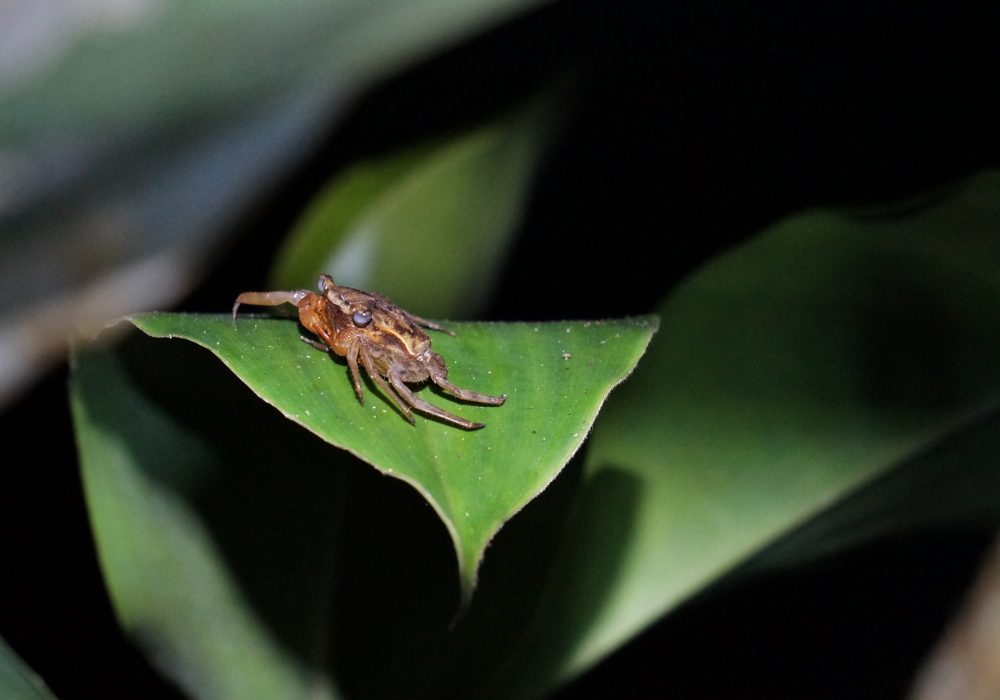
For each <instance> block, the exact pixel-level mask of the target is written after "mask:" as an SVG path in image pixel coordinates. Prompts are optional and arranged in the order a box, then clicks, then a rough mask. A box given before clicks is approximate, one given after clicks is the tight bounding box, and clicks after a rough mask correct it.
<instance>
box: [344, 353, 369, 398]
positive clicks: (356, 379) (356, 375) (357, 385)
mask: <svg viewBox="0 0 1000 700" xmlns="http://www.w3.org/2000/svg"><path fill="white" fill-rule="evenodd" d="M359 347H360V343H358V342H357V341H355V342H353V343H351V347H349V348H348V349H347V367H348V369H350V370H351V384H353V385H354V395H355V396H357V397H358V403H360V404H361V405H362V406H364V405H365V390H364V389H363V388H362V386H361V372H359V371H358V348H359Z"/></svg>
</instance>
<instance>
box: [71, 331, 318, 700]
mask: <svg viewBox="0 0 1000 700" xmlns="http://www.w3.org/2000/svg"><path fill="white" fill-rule="evenodd" d="M142 357H143V358H144V359H146V360H149V359H150V358H156V359H154V366H156V367H157V368H158V369H159V370H161V372H160V374H161V379H162V380H164V381H165V382H167V390H166V391H165V392H164V391H161V392H160V395H159V396H157V397H156V398H153V396H156V392H155V387H154V388H153V389H151V388H150V387H149V386H148V385H149V382H148V381H147V382H145V383H144V384H140V383H137V382H136V380H135V378H134V375H133V369H132V367H131V364H134V363H131V364H127V363H126V362H125V361H124V359H123V358H122V357H120V356H119V355H118V354H115V353H112V352H110V351H103V350H100V349H87V350H79V349H77V350H76V351H75V352H74V356H73V374H72V382H71V403H72V409H73V419H74V427H75V430H76V435H77V443H78V448H79V454H80V463H81V470H82V476H83V485H84V492H85V495H86V498H87V505H88V509H89V513H90V519H91V523H92V527H93V530H94V537H95V541H96V544H97V550H98V555H99V559H100V563H101V568H102V570H103V573H104V578H105V582H106V585H107V587H108V591H109V594H110V596H111V600H112V602H113V604H114V608H115V612H116V614H117V616H118V618H119V620H120V622H121V624H122V627H123V628H124V629H125V631H126V632H127V633H128V634H129V635H130V636H131V637H132V639H133V640H134V641H135V642H136V644H137V645H138V646H140V647H141V648H143V649H144V650H145V652H146V655H147V657H148V658H149V659H150V661H151V662H152V663H153V664H154V665H156V666H157V667H159V668H160V670H161V671H162V672H163V673H164V674H165V675H166V676H168V677H170V678H172V679H173V680H174V681H175V682H176V683H178V684H179V685H181V686H182V687H183V688H184V689H185V690H186V691H187V692H188V693H189V694H190V695H191V696H192V697H199V698H236V697H239V698H260V699H261V700H265V699H269V698H278V697H280V698H302V699H305V698H334V697H336V693H335V691H334V689H333V686H332V683H331V681H330V680H329V679H328V678H327V675H326V671H325V668H324V665H323V664H324V662H325V660H326V659H325V654H324V648H325V646H326V644H327V638H326V635H327V633H328V630H327V628H326V620H325V619H324V617H323V615H322V614H321V613H322V611H323V609H324V608H323V600H324V599H325V598H326V597H328V596H329V590H328V588H329V577H330V575H331V572H330V570H329V569H330V556H329V552H330V551H331V550H332V547H330V546H329V543H330V534H331V532H332V529H331V521H330V518H331V514H332V513H333V512H335V509H334V508H331V507H330V503H329V497H328V494H329V493H336V488H335V485H333V484H331V483H330V475H329V474H328V473H327V471H326V470H320V469H308V467H309V465H310V462H309V461H308V460H304V459H302V460H297V459H296V458H295V455H296V454H297V453H298V450H296V445H297V444H298V443H297V442H296V441H295V440H294V439H291V438H289V437H288V436H286V435H283V434H282V433H281V432H280V431H275V430H273V429H272V430H271V431H270V432H269V435H270V436H271V437H273V438H274V441H273V442H272V441H261V442H256V443H254V444H253V445H252V446H250V445H247V444H246V443H247V440H246V436H245V435H244V434H243V433H242V425H238V424H233V421H232V420H230V421H229V423H230V424H229V426H228V427H226V426H225V425H222V426H218V429H217V430H215V431H210V432H209V433H206V430H205V426H206V425H213V424H212V423H211V420H212V417H213V415H217V414H218V411H214V412H213V410H212V409H213V406H212V405H211V404H210V403H205V404H203V405H202V404H198V403H197V401H198V399H197V392H192V393H191V394H190V395H189V396H185V397H184V399H183V402H184V405H183V406H181V407H180V408H176V407H174V408H171V407H170V406H169V403H170V401H169V399H170V398H172V397H175V396H176V394H177V392H176V386H170V385H171V384H174V383H176V382H177V381H178V376H177V375H176V374H173V373H170V372H168V373H165V374H164V373H162V368H163V366H165V365H164V364H163V363H162V362H160V361H158V358H157V356H156V355H155V353H151V352H150V350H149V349H147V348H144V349H143V351H142ZM177 358H178V355H177V353H174V356H173V358H172V359H177ZM181 360H182V361H181V362H180V363H179V365H178V367H179V368H181V367H182V368H183V370H181V369H178V371H179V372H180V371H183V372H184V375H185V376H188V377H189V378H190V379H192V380H193V381H198V379H202V380H205V381H207V382H209V383H211V384H213V385H215V386H223V387H224V385H220V383H219V382H218V381H213V379H212V378H211V377H210V376H209V377H206V376H205V375H204V374H203V373H199V372H197V370H196V367H195V364H194V363H191V362H184V361H183V358H181ZM166 366H169V365H166ZM146 374H147V377H148V376H149V374H150V373H149V372H147V373H146ZM196 378H197V379H196ZM150 392H152V394H151V393H150ZM220 393H221V392H220ZM164 396H166V398H167V399H168V400H164V398H163V397H164ZM212 400H221V399H220V397H219V396H215V397H213V398H212V399H209V400H208V401H209V402H210V401H212ZM223 403H226V402H225V401H223ZM241 415H242V416H243V417H244V418H245V419H246V420H249V421H254V416H253V414H252V413H251V414H249V416H248V415H247V414H246V413H243V414H241ZM187 421H190V424H188V422H187ZM286 461H287V462H292V463H294V464H297V465H299V467H298V468H297V469H290V468H289V465H288V464H287V463H286ZM247 512H251V513H252V514H253V516H254V522H255V525H256V527H255V528H253V529H250V528H247V527H245V519H246V513H247ZM241 523H244V525H243V526H241ZM316 542H325V543H327V546H324V547H317V546H316V545H315V543H316ZM275 571H280V572H282V575H283V578H282V579H281V582H280V584H277V585H275V584H272V583H271V582H272V581H273V580H274V579H275V578H276V577H275V574H274V572H275ZM275 588H277V589H278V590H280V595H278V594H276V593H275V590H274V589H275Z"/></svg>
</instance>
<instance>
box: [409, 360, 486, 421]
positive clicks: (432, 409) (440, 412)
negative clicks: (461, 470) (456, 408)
mask: <svg viewBox="0 0 1000 700" xmlns="http://www.w3.org/2000/svg"><path fill="white" fill-rule="evenodd" d="M389 382H390V383H391V384H392V386H393V387H395V389H396V391H398V392H399V395H400V396H402V397H403V400H404V401H406V403H408V404H410V405H411V406H413V408H415V409H416V410H418V411H420V412H421V413H426V414H428V415H431V416H434V417H436V418H440V419H441V420H443V421H445V422H447V423H451V424H452V425H457V426H458V427H459V428H465V429H466V430H479V429H480V428H483V427H485V426H486V424H485V423H474V422H472V421H470V420H466V419H465V418H460V417H459V416H456V415H454V414H452V413H448V412H447V411H445V410H444V409H442V408H438V407H437V406H435V405H434V404H432V403H428V402H427V401H424V400H423V399H422V398H420V397H419V396H416V395H415V394H414V393H413V392H412V391H410V387H408V386H406V382H404V381H403V380H402V379H400V378H399V375H397V374H393V373H391V372H390V373H389Z"/></svg>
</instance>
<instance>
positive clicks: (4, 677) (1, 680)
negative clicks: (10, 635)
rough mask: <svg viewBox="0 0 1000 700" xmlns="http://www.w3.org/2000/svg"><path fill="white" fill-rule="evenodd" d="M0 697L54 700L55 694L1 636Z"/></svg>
mask: <svg viewBox="0 0 1000 700" xmlns="http://www.w3.org/2000/svg"><path fill="white" fill-rule="evenodd" d="M0 697H2V698H5V699H6V700H53V699H54V698H55V695H53V694H52V693H51V692H50V691H49V689H48V688H47V687H46V685H45V683H44V682H43V681H42V679H41V678H39V677H38V675H37V674H35V672H34V671H32V670H31V669H30V668H28V666H27V665H26V664H25V663H24V661H22V660H21V659H20V657H18V655H17V654H15V653H14V651H13V650H12V649H11V648H10V647H9V646H8V645H7V642H6V641H5V640H4V639H3V637H0Z"/></svg>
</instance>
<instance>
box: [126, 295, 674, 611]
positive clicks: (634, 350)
mask: <svg viewBox="0 0 1000 700" xmlns="http://www.w3.org/2000/svg"><path fill="white" fill-rule="evenodd" d="M131 320H132V322H133V323H134V324H135V325H136V326H137V327H139V328H140V329H141V330H143V331H144V332H146V333H147V334H149V335H152V336H156V337H170V338H184V339H187V340H190V341H193V342H195V343H197V344H199V345H201V346H203V347H205V348H207V349H209V350H211V351H212V352H213V353H215V354H216V355H217V356H218V357H219V358H220V359H221V360H222V361H223V362H224V363H225V364H226V366H228V367H229V368H230V369H231V370H232V371H233V372H235V373H236V374H237V376H239V377H240V379H241V380H243V381H244V382H245V383H246V384H247V385H248V386H249V387H250V388H251V389H252V390H253V391H254V392H255V393H257V394H258V395H259V396H260V397H261V398H262V399H264V400H265V401H266V402H268V403H270V404H272V405H274V406H275V407H276V408H278V409H279V410H280V411H281V412H282V413H283V414H285V415H286V416H287V417H288V418H290V419H291V420H293V421H295V422H297V423H299V424H301V425H302V426H304V427H306V428H308V429H309V430H310V431H312V432H313V433H315V434H316V435H318V436H320V437H321V438H323V439H324V440H326V441H327V442H330V443H331V444H333V445H336V446H338V447H341V448H343V449H346V450H348V451H349V452H351V453H353V454H355V455H357V456H358V457H360V458H361V459H363V460H365V461H366V462H369V463H370V464H372V465H374V466H375V467H376V468H378V469H379V470H380V471H382V472H384V473H385V474H388V475H391V476H394V477H396V478H398V479H402V480H403V481H405V482H406V483H408V484H410V485H412V486H413V487H414V488H415V489H417V491H419V492H420V494H421V495H423V497H424V498H426V499H427V501H428V502H429V503H430V504H431V506H433V508H434V510H435V511H436V512H437V514H438V516H439V517H440V518H441V520H442V521H443V523H444V524H445V526H446V527H447V529H448V532H449V534H450V535H451V538H452V541H453V543H454V546H455V550H456V553H457V556H458V566H459V575H460V582H461V586H462V594H463V600H465V601H468V599H469V597H470V596H471V594H472V591H473V589H474V588H475V583H476V572H477V568H478V565H479V562H480V560H481V558H482V556H483V552H484V550H485V548H486V546H487V544H488V543H489V541H490V540H491V539H492V537H493V535H494V534H496V532H497V530H499V528H500V527H501V525H503V523H504V522H505V521H506V520H507V519H508V518H510V517H511V516H512V515H514V514H515V513H516V512H517V511H518V510H520V509H521V508H522V507H523V506H524V505H525V504H526V503H527V502H528V501H530V500H531V499H532V498H534V497H535V496H536V495H538V493H539V492H541V491H542V489H544V488H545V487H546V486H547V485H548V484H549V482H551V481H552V479H554V478H555V477H556V475H557V474H558V473H559V471H560V469H562V467H563V466H564V465H565V464H566V462H567V461H568V460H569V458H570V457H571V456H572V455H573V453H574V452H575V451H576V450H577V449H578V448H579V446H580V444H581V443H582V442H583V440H584V438H585V437H586V435H587V433H588V432H589V430H590V427H591V424H592V423H593V421H594V419H595V417H596V416H597V413H598V411H599V410H600V407H601V405H602V404H603V402H604V400H605V398H606V397H607V395H608V393H609V392H610V391H611V389H612V388H613V387H614V386H615V385H617V384H618V383H619V382H620V381H622V380H623V379H624V378H625V377H626V376H627V375H628V374H629V373H630V372H631V371H632V369H633V368H634V367H635V364H636V363H637V362H638V360H639V358H640V356H641V355H642V353H643V352H644V350H645V348H646V345H647V343H648V342H649V339H650V337H651V336H652V334H653V333H654V332H655V329H656V319H655V317H641V318H633V319H624V320H609V321H592V322H580V321H577V322H566V323H537V324H532V323H516V324H486V323H464V324H453V325H452V329H453V330H454V331H455V332H456V333H457V337H454V338H453V337H449V336H447V335H444V334H441V333H436V334H435V336H434V343H435V346H434V347H435V350H436V351H438V352H439V353H441V354H442V355H443V356H444V357H445V358H446V360H447V362H448V366H449V372H450V374H449V378H450V379H451V380H452V381H453V382H454V383H456V384H458V385H459V386H464V387H468V388H472V389H475V390H477V391H482V392H485V393H492V394H500V393H506V394H507V395H508V399H507V403H506V404H505V405H503V406H500V407H484V406H475V405H463V404H459V403H456V402H454V401H451V400H449V399H448V398H447V397H445V396H443V395H439V394H435V393H434V392H432V391H430V390H425V392H424V395H425V396H427V397H428V398H429V400H430V401H432V402H433V403H436V404H438V405H441V406H442V407H446V410H449V411H451V412H452V413H457V414H460V415H462V416H463V417H466V418H469V419H472V420H478V421H481V422H484V423H486V427H485V428H484V429H482V430H479V431H474V432H468V431H464V430H461V429H458V428H455V427H452V426H450V425H446V424H442V423H439V422H436V421H432V420H428V419H425V418H423V417H418V418H417V420H416V424H415V425H411V424H409V423H408V422H406V421H405V420H404V419H403V418H402V417H401V416H400V415H399V414H398V413H397V412H396V411H395V410H394V408H393V407H392V406H391V405H390V404H389V403H388V402H387V400H386V399H384V398H383V397H382V396H380V395H379V393H378V392H377V390H375V389H373V387H372V386H371V385H369V386H368V392H367V398H366V404H365V405H364V406H361V405H359V403H358V401H357V399H356V397H355V396H354V393H353V389H352V388H351V384H350V381H349V379H348V377H347V370H346V367H345V366H344V365H343V364H341V363H338V362H336V361H334V360H333V359H331V357H330V356H328V355H327V354H325V353H323V352H320V351H318V350H316V349H314V348H312V347H311V346H309V345H306V344H305V343H302V342H301V340H300V337H299V335H300V331H299V328H298V325H297V324H296V323H295V322H294V321H291V320H277V319H266V318H260V319H247V318H239V319H238V320H237V321H236V323H235V324H234V323H233V321H232V320H231V319H230V318H228V317H225V316H200V315H184V314H163V313H156V314H148V315H138V316H135V317H133V318H132V319H131Z"/></svg>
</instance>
